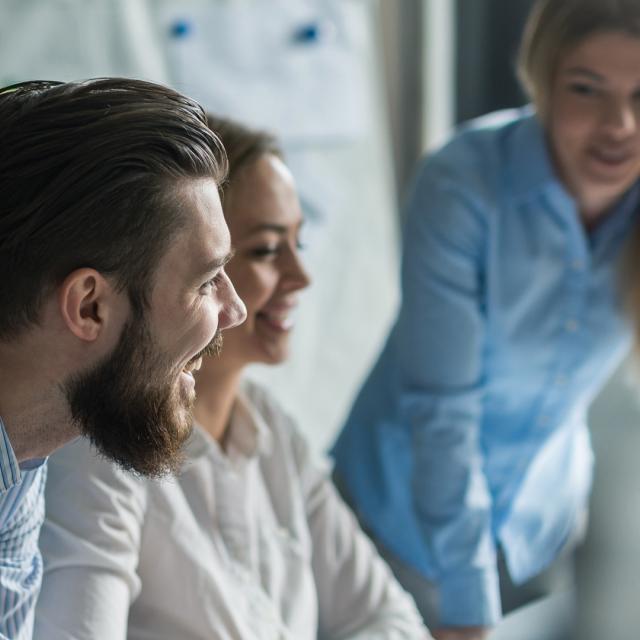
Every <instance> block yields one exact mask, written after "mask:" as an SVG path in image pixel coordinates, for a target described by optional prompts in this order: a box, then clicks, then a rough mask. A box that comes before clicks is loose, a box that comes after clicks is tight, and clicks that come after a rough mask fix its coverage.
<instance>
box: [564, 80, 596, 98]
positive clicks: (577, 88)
mask: <svg viewBox="0 0 640 640" xmlns="http://www.w3.org/2000/svg"><path fill="white" fill-rule="evenodd" d="M569 90H570V91H571V92H572V93H575V94H577V95H579V96H595V95H597V94H598V90H597V89H596V88H595V87H592V86H591V85H588V84H584V83H582V82H575V83H573V84H570V85H569Z"/></svg>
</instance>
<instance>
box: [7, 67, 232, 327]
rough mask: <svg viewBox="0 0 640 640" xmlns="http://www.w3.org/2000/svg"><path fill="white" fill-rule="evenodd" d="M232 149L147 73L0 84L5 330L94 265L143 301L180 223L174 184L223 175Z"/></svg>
mask: <svg viewBox="0 0 640 640" xmlns="http://www.w3.org/2000/svg"><path fill="white" fill-rule="evenodd" d="M226 167H227V164H226V158H225V154H224V151H223V149H222V146H221V144H220V142H219V140H218V139H217V138H216V136H215V134H213V133H212V132H211V130H210V129H209V128H208V127H207V125H206V119H205V116H204V112H203V111H202V109H201V107H200V106H199V105H198V104H197V103H196V102H194V101H193V100H191V99H189V98H187V97H185V96H183V95H181V94H180V93H178V92H176V91H173V90H172V89H169V88H167V87H164V86H161V85H157V84H154V83H150V82H144V81H140V80H130V79H124V78H99V79H93V80H87V81H83V82H69V83H57V82H49V81H36V82H25V83H21V84H18V85H13V86H11V87H7V88H4V89H0V277H1V278H2V284H1V285H0V339H8V338H11V337H14V336H16V335H17V334H19V333H20V332H21V331H22V330H24V329H25V328H27V327H28V326H30V325H31V324H34V323H37V322H38V318H39V313H40V307H41V304H42V301H43V299H44V297H45V296H46V295H47V294H48V293H50V292H51V291H52V290H53V289H54V288H55V287H56V286H57V285H59V284H60V283H61V282H62V281H63V280H64V279H65V278H66V276H67V275H68V274H69V273H71V272H72V271H73V270H75V269H78V268H81V267H91V268H94V269H96V270H97V271H100V272H101V273H103V274H104V275H105V276H109V277H112V278H113V280H114V283H115V285H116V287H117V288H118V289H119V290H125V291H127V292H128V295H129V297H130V299H131V303H132V306H133V309H134V312H136V313H137V314H141V313H142V312H143V311H144V308H145V306H146V305H147V304H148V299H149V298H148V297H149V293H150V290H151V287H152V284H153V283H152V276H153V273H154V270H155V267H156V265H157V263H158V261H159V259H160V257H161V256H162V255H163V253H164V252H165V250H166V248H167V246H168V244H169V243H170V242H171V240H172V239H173V238H174V237H175V236H176V234H177V233H178V232H179V230H180V229H181V227H182V226H183V223H184V218H183V214H182V211H181V206H180V200H179V198H177V197H175V190H176V189H177V188H178V187H179V186H180V184H181V183H184V182H185V180H190V179H199V178H212V179H214V180H215V181H216V183H217V184H220V183H221V182H222V181H223V180H224V177H225V175H226Z"/></svg>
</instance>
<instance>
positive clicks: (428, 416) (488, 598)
mask: <svg viewBox="0 0 640 640" xmlns="http://www.w3.org/2000/svg"><path fill="white" fill-rule="evenodd" d="M466 187H467V185H466V184H465V180H464V179H461V177H460V176H456V177H455V179H454V177H453V176H452V175H451V169H450V168H447V167H446V166H443V165H442V164H440V165H438V163H437V162H436V161H434V160H428V161H427V162H426V164H425V165H424V166H423V167H422V173H421V175H420V176H419V178H418V180H417V181H416V183H415V186H414V189H413V192H412V194H410V198H409V202H408V211H407V221H406V226H405V237H404V255H403V266H402V288H403V302H402V308H401V311H400V315H399V319H398V325H397V331H396V338H397V340H398V354H399V361H400V362H401V374H400V375H401V397H400V404H401V411H402V413H403V415H404V420H405V421H406V423H407V424H409V425H410V428H411V439H412V447H413V452H414V462H415V464H414V471H413V478H412V483H413V493H414V504H415V509H416V513H417V515H418V520H419V524H420V527H421V530H422V534H423V538H424V541H425V544H426V545H427V547H428V550H429V554H430V556H431V557H432V558H433V561H434V567H435V571H436V576H435V581H436V583H437V585H438V589H439V596H440V621H441V624H442V625H445V626H447V625H454V626H455V625H491V624H494V623H495V622H496V621H497V620H498V619H499V617H500V595H499V587H498V577H497V567H496V550H495V546H494V542H493V537H492V527H491V498H490V495H489V491H488V487H487V481H486V478H485V476H484V474H483V470H482V464H483V459H482V453H481V448H480V443H479V425H480V420H481V414H482V405H481V395H482V351H483V343H484V336H485V320H484V317H483V303H482V300H483V267H482V265H483V260H482V256H483V254H484V251H485V246H484V245H485V244H486V237H487V230H486V225H487V224H488V221H487V217H486V215H484V214H483V211H482V206H481V205H480V202H479V199H478V197H477V196H475V195H473V194H472V192H471V191H470V190H468V189H467V188H466Z"/></svg>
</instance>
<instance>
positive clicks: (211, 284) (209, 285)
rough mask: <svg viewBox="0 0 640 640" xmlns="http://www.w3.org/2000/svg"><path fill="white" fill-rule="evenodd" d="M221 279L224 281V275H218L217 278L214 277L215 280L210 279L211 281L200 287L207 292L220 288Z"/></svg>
mask: <svg viewBox="0 0 640 640" xmlns="http://www.w3.org/2000/svg"><path fill="white" fill-rule="evenodd" d="M221 279H222V273H217V274H216V275H215V276H213V278H210V279H209V280H207V281H206V282H205V283H204V284H203V285H202V286H201V287H200V289H203V290H205V291H206V292H208V291H210V290H211V289H215V288H216V287H217V286H218V284H220V280H221Z"/></svg>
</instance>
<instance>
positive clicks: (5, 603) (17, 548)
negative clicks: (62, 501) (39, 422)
mask: <svg viewBox="0 0 640 640" xmlns="http://www.w3.org/2000/svg"><path fill="white" fill-rule="evenodd" d="M46 472H47V468H46V464H45V460H40V459H39V460H34V461H29V462H26V463H23V464H21V465H18V461H17V460H16V456H15V454H14V452H13V449H12V448H11V443H10V442H9V438H8V437H7V433H6V431H5V428H4V424H3V422H2V419H0V640H31V637H32V633H33V617H34V610H35V606H36V599H37V597H38V592H39V590H40V583H41V582H42V558H41V556H40V552H39V550H38V536H39V534H40V527H41V526H42V521H43V519H44V486H45V480H46Z"/></svg>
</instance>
